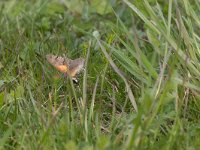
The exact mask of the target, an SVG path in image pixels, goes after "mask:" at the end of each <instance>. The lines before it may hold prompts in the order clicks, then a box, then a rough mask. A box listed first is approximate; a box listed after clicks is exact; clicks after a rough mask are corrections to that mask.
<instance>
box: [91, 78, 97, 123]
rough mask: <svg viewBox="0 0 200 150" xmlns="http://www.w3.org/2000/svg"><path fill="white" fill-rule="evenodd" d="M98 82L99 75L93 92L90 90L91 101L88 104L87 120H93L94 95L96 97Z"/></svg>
mask: <svg viewBox="0 0 200 150" xmlns="http://www.w3.org/2000/svg"><path fill="white" fill-rule="evenodd" d="M98 83H99V77H97V80H96V83H95V86H94V89H93V92H92V101H91V104H90V112H89V120H90V121H92V120H94V113H93V112H94V101H95V97H96V92H97V86H98Z"/></svg>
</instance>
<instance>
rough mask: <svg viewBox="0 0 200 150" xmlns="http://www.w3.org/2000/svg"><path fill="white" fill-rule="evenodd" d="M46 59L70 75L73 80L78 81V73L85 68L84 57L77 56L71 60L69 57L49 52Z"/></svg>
mask: <svg viewBox="0 0 200 150" xmlns="http://www.w3.org/2000/svg"><path fill="white" fill-rule="evenodd" d="M46 59H47V61H48V62H49V63H50V64H51V65H52V66H54V67H55V68H56V69H57V70H58V71H60V72H62V73H64V74H66V75H68V76H70V77H71V78H72V80H73V82H75V83H78V80H77V78H76V75H77V74H78V73H79V72H80V71H81V70H83V68H84V64H85V59H84V58H77V59H74V60H71V59H69V58H64V57H61V56H55V55H53V54H48V55H46Z"/></svg>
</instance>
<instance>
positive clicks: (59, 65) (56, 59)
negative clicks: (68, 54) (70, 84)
mask: <svg viewBox="0 0 200 150" xmlns="http://www.w3.org/2000/svg"><path fill="white" fill-rule="evenodd" d="M46 59H47V61H48V62H49V63H50V64H51V65H53V66H54V67H55V68H56V69H57V70H59V71H60V72H62V73H66V72H67V71H68V70H69V60H68V59H65V58H64V57H61V56H55V55H52V54H48V55H46Z"/></svg>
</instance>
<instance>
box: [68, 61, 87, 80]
mask: <svg viewBox="0 0 200 150" xmlns="http://www.w3.org/2000/svg"><path fill="white" fill-rule="evenodd" d="M84 63H85V59H83V58H78V59H75V60H71V61H70V63H69V75H70V76H72V77H74V76H76V74H77V73H79V72H80V71H81V70H82V69H83V67H84Z"/></svg>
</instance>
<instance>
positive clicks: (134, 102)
mask: <svg viewBox="0 0 200 150" xmlns="http://www.w3.org/2000/svg"><path fill="white" fill-rule="evenodd" d="M94 37H95V38H96V40H97V42H98V44H99V46H100V48H101V50H102V52H103V53H104V56H105V57H106V58H107V60H108V61H109V63H110V65H111V66H112V68H113V69H114V71H115V72H116V73H117V74H118V75H119V76H120V77H121V78H122V79H123V81H124V83H125V85H126V91H127V94H128V96H129V99H130V101H131V103H132V105H133V108H134V109H135V111H136V112H138V108H137V104H136V101H135V98H134V95H133V93H132V91H131V88H130V86H129V84H128V82H127V80H126V78H125V77H124V75H123V74H122V73H121V71H120V70H119V69H118V67H117V66H116V65H115V63H114V62H113V60H112V59H111V57H110V56H109V54H108V53H107V51H106V49H105V47H104V46H103V45H102V44H101V42H100V40H99V39H98V37H97V36H95V34H94Z"/></svg>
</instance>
